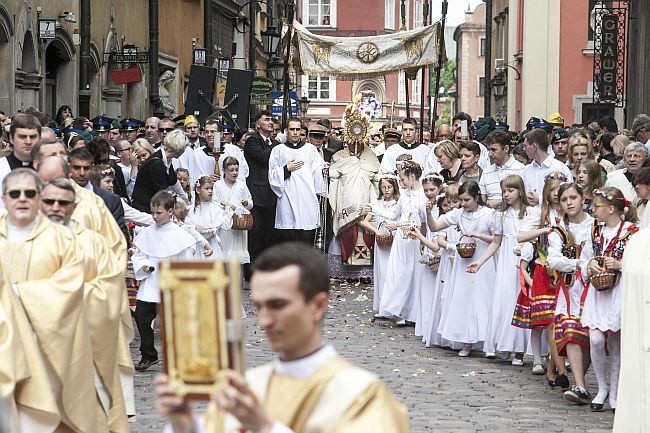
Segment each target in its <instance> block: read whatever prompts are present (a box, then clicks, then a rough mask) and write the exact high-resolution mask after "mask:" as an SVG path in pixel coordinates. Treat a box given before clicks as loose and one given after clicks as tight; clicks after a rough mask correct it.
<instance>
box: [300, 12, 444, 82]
mask: <svg viewBox="0 0 650 433" xmlns="http://www.w3.org/2000/svg"><path fill="white" fill-rule="evenodd" d="M293 30H294V32H295V33H294V35H293V37H292V43H293V49H292V50H291V51H292V56H293V59H292V63H293V64H294V65H295V66H296V67H297V68H298V69H299V70H300V71H301V72H302V73H308V74H322V75H327V76H330V77H336V78H339V79H347V80H355V79H360V78H370V77H376V76H383V75H387V74H391V73H397V72H398V71H400V70H403V69H413V68H415V69H417V68H420V67H422V66H427V67H428V66H432V67H434V68H437V67H439V66H440V64H444V63H445V62H446V61H447V58H446V56H445V49H444V41H443V38H441V32H440V21H438V22H435V23H433V24H431V25H429V26H426V27H420V28H417V29H414V30H409V31H403V32H397V33H391V34H386V35H378V36H369V37H335V36H322V35H316V34H314V33H311V32H310V31H308V30H307V29H306V28H305V27H304V26H303V25H302V24H300V23H299V22H298V21H294V22H293ZM441 53H442V57H440V54H441ZM440 59H442V62H441V63H440V64H439V63H438V62H439V60H440Z"/></svg>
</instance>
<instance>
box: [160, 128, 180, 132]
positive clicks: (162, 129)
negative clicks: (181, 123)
mask: <svg viewBox="0 0 650 433" xmlns="http://www.w3.org/2000/svg"><path fill="white" fill-rule="evenodd" d="M174 129H176V128H158V132H172V131H173V130H174Z"/></svg>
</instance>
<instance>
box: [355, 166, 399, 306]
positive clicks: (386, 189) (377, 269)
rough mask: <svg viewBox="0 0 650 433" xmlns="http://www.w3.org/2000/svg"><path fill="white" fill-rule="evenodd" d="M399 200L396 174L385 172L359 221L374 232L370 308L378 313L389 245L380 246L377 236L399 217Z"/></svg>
mask: <svg viewBox="0 0 650 433" xmlns="http://www.w3.org/2000/svg"><path fill="white" fill-rule="evenodd" d="M398 200H399V186H398V185H397V176H395V175H391V174H385V175H383V177H382V178H381V179H380V180H379V198H378V199H377V201H374V202H373V203H372V204H371V205H370V207H371V211H370V212H368V214H367V215H366V217H365V218H364V219H363V220H362V221H360V222H359V225H360V226H361V227H363V228H364V229H366V230H368V231H371V232H373V233H374V234H375V250H374V260H373V269H372V272H373V280H372V281H373V284H374V286H373V289H374V293H373V298H372V309H373V310H374V311H375V312H377V314H376V315H375V317H376V318H380V317H382V316H380V315H379V313H378V311H379V305H380V304H381V293H382V288H383V285H384V277H385V276H386V268H387V267H388V258H389V257H390V250H391V246H392V245H391V246H387V247H384V246H380V245H378V244H377V240H376V239H377V236H382V235H386V234H387V233H388V232H389V229H388V227H387V225H388V224H395V222H397V219H398V218H399V214H398V213H397V211H398V207H397V201H398Z"/></svg>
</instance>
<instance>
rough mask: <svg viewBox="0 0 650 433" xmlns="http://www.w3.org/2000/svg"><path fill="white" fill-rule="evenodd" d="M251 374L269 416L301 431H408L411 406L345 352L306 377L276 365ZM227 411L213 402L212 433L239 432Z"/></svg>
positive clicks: (207, 425) (208, 416) (207, 419)
mask: <svg viewBox="0 0 650 433" xmlns="http://www.w3.org/2000/svg"><path fill="white" fill-rule="evenodd" d="M246 379H247V381H248V383H249V386H250V387H251V389H252V390H253V391H254V392H255V394H256V395H257V396H258V397H259V398H260V400H262V401H264V407H265V409H266V412H267V414H268V416H269V417H270V418H271V419H272V420H274V421H278V422H281V423H282V424H284V425H286V426H287V427H289V428H291V429H292V430H293V431H294V432H295V433H361V432H364V433H365V432H382V433H406V432H409V431H410V430H409V425H408V418H407V413H406V408H405V407H404V406H403V405H402V404H400V403H399V402H398V401H397V400H395V398H394V397H393V395H392V394H391V392H390V391H388V390H387V389H386V387H385V386H384V384H383V383H382V382H381V381H380V380H379V379H378V378H377V377H375V376H374V375H372V374H370V373H369V372H367V371H365V370H363V369H361V368H358V367H354V366H353V365H351V364H349V363H348V362H347V361H345V360H344V359H343V358H341V357H340V356H338V355H337V356H334V357H332V358H330V359H329V360H327V361H325V362H324V363H323V364H322V365H321V366H320V367H319V368H318V369H317V370H316V372H315V373H314V374H313V375H311V377H308V378H306V379H301V378H297V377H291V376H287V375H280V374H276V373H274V371H273V365H272V364H266V365H263V366H261V367H257V368H254V369H251V370H249V371H247V372H246ZM220 418H221V413H220V412H219V410H218V409H217V407H216V405H213V404H211V405H210V406H209V407H208V411H207V412H206V414H205V420H204V425H205V432H206V433H238V432H239V431H240V430H239V428H240V427H241V425H240V424H239V423H238V422H237V420H236V419H235V418H233V417H231V416H229V415H228V416H226V417H225V422H224V424H223V428H220V427H219V426H218V422H219V421H218V420H219V419H220Z"/></svg>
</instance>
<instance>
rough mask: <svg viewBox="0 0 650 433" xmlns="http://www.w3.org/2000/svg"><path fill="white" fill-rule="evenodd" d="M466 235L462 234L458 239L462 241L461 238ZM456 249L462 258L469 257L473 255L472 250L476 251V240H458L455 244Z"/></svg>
mask: <svg viewBox="0 0 650 433" xmlns="http://www.w3.org/2000/svg"><path fill="white" fill-rule="evenodd" d="M465 237H467V236H465V235H463V236H461V237H460V240H461V241H462V240H463V238H465ZM456 250H457V251H458V255H459V256H461V257H462V258H464V259H469V258H472V257H474V252H475V251H476V241H475V240H474V239H472V242H469V243H468V242H458V244H456Z"/></svg>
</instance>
